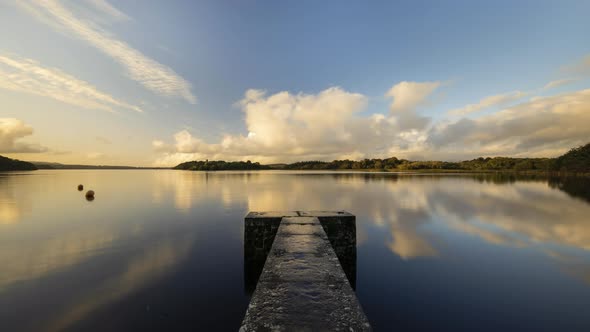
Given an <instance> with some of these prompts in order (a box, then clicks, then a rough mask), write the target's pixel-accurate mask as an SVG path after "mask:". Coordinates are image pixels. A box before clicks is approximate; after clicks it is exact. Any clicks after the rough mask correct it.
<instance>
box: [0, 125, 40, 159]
mask: <svg viewBox="0 0 590 332" xmlns="http://www.w3.org/2000/svg"><path fill="white" fill-rule="evenodd" d="M31 135H33V128H32V127H31V126H29V125H27V124H25V123H24V122H23V121H21V120H18V119H14V118H0V153H38V152H45V151H47V148H46V147H43V146H40V145H38V144H32V143H25V142H19V140H20V139H21V138H23V137H27V136H31Z"/></svg>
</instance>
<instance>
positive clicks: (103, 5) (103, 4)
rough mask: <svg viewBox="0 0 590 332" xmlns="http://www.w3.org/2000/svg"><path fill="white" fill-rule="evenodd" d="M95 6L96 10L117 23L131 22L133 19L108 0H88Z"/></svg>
mask: <svg viewBox="0 0 590 332" xmlns="http://www.w3.org/2000/svg"><path fill="white" fill-rule="evenodd" d="M86 1H88V2H89V3H90V4H92V5H93V6H94V8H96V9H98V10H100V11H102V12H103V13H105V14H107V15H109V16H110V17H112V18H113V19H115V20H117V21H129V20H130V19H131V18H130V17H129V16H127V14H125V13H123V12H122V11H120V10H118V9H117V8H115V7H113V5H111V4H110V3H108V2H107V1H106V0H86Z"/></svg>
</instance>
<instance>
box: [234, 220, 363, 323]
mask: <svg viewBox="0 0 590 332" xmlns="http://www.w3.org/2000/svg"><path fill="white" fill-rule="evenodd" d="M245 229H246V232H245V234H244V236H245V241H244V246H245V248H244V249H245V250H244V253H245V257H244V258H245V260H244V263H245V270H246V271H245V272H248V273H249V275H248V273H245V277H246V279H247V280H246V281H250V282H251V281H252V280H251V279H254V278H255V279H257V280H258V282H257V285H256V288H255V291H254V294H253V296H252V300H251V302H250V305H249V306H248V310H247V312H246V316H245V317H244V320H243V321H242V326H241V328H240V331H370V330H371V327H370V325H369V322H368V320H367V317H366V316H365V314H364V312H363V310H362V308H361V306H360V304H359V302H358V299H357V298H356V294H355V293H354V290H353V288H352V287H351V283H350V282H349V279H350V276H349V274H351V273H352V272H354V275H356V233H355V231H356V227H355V217H354V216H353V215H351V214H349V213H347V212H343V211H340V212H325V211H314V212H301V211H294V212H271V213H256V212H253V213H250V214H248V216H246V226H245ZM328 233H331V234H332V238H330V236H329V235H328ZM351 245H352V247H353V248H354V249H351ZM335 249H337V250H338V251H340V255H337V250H335ZM247 255H254V258H252V256H251V257H250V258H248V257H247ZM340 256H341V257H340ZM262 258H265V262H264V263H262V265H263V268H262V269H261V270H262V271H261V274H260V275H259V276H256V272H257V271H256V268H253V266H252V265H251V266H250V269H248V268H247V264H248V262H249V263H250V264H252V263H253V264H254V265H255V267H257V266H259V265H261V263H260V260H261V259H262ZM342 261H344V262H345V263H346V264H347V265H349V266H351V265H352V266H354V268H353V269H350V270H349V271H348V273H345V270H344V269H343V267H342V264H341V262H342ZM352 261H353V262H354V264H351V262H352ZM248 278H250V280H248ZM353 280H354V278H353ZM247 287H248V286H247Z"/></svg>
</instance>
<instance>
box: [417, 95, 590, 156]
mask: <svg viewBox="0 0 590 332" xmlns="http://www.w3.org/2000/svg"><path fill="white" fill-rule="evenodd" d="M589 110H590V89H586V90H581V91H576V92H572V93H565V94H560V95H556V96H551V97H538V98H533V99H531V100H530V101H528V102H525V103H522V104H519V105H516V106H513V107H510V108H507V109H505V110H502V111H499V112H496V113H493V114H490V115H485V116H482V117H479V118H477V119H466V118H463V119H460V120H458V121H456V122H453V123H445V124H439V125H437V126H435V127H434V128H432V129H431V130H430V132H429V137H428V143H430V144H431V145H432V146H434V147H435V148H437V149H445V148H446V149H449V148H453V147H458V148H459V149H460V150H461V151H462V152H464V153H471V154H472V155H473V154H474V153H482V154H488V155H489V154H496V155H497V154H502V155H519V154H526V155H529V156H534V155H538V156H551V155H556V154H559V153H563V152H564V151H565V150H567V149H569V148H571V147H573V146H577V145H580V144H583V143H587V142H588V141H590V131H589V130H588V128H590V112H589ZM447 151H448V150H447Z"/></svg>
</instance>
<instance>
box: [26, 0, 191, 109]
mask: <svg viewBox="0 0 590 332" xmlns="http://www.w3.org/2000/svg"><path fill="white" fill-rule="evenodd" d="M93 4H94V5H95V6H99V7H100V9H101V11H102V12H105V11H107V12H108V15H111V16H112V15H115V16H119V17H120V16H121V15H124V14H122V13H121V12H119V11H118V10H116V9H115V8H114V7H112V6H111V5H110V4H108V3H106V2H105V1H93ZM18 5H19V6H20V7H21V8H23V9H25V10H27V11H28V12H29V13H31V14H32V15H33V16H34V17H35V18H37V19H39V20H40V21H42V22H44V23H48V24H50V25H51V26H52V27H54V28H57V29H58V30H59V31H60V32H65V33H66V34H68V35H71V36H73V37H75V38H79V39H81V40H83V41H85V42H87V43H89V44H90V45H92V46H93V47H95V48H97V49H98V50H100V51H101V52H103V53H104V54H106V55H107V56H109V57H111V58H112V59H114V60H115V61H116V62H118V63H119V64H120V65H122V66H123V67H124V68H125V69H126V70H127V74H128V76H129V77H130V78H131V79H133V80H135V81H137V82H139V83H140V84H142V85H143V86H144V87H145V88H147V89H148V90H150V91H152V92H154V93H156V94H158V95H162V96H170V97H182V98H184V99H185V100H187V101H188V102H190V103H193V104H194V103H196V97H195V96H194V95H193V94H192V92H191V84H190V83H189V82H188V81H186V80H185V79H184V78H182V77H181V76H180V75H178V74H177V73H176V72H174V70H172V69H171V68H169V67H167V66H165V65H163V64H160V63H158V62H157V61H155V60H153V59H151V58H149V57H147V56H146V55H144V54H142V53H141V52H140V51H138V50H136V49H134V48H133V47H131V46H129V45H128V44H127V43H125V42H124V41H121V40H119V39H116V38H115V37H113V34H112V33H110V32H108V31H105V30H104V29H102V28H100V27H99V26H98V25H97V24H95V22H93V21H92V20H91V19H83V18H80V17H77V16H76V15H75V14H74V13H73V12H72V11H70V10H69V9H68V8H66V7H65V6H63V5H62V4H61V3H60V2H58V1H52V0H30V1H28V2H27V1H23V2H19V3H18Z"/></svg>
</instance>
